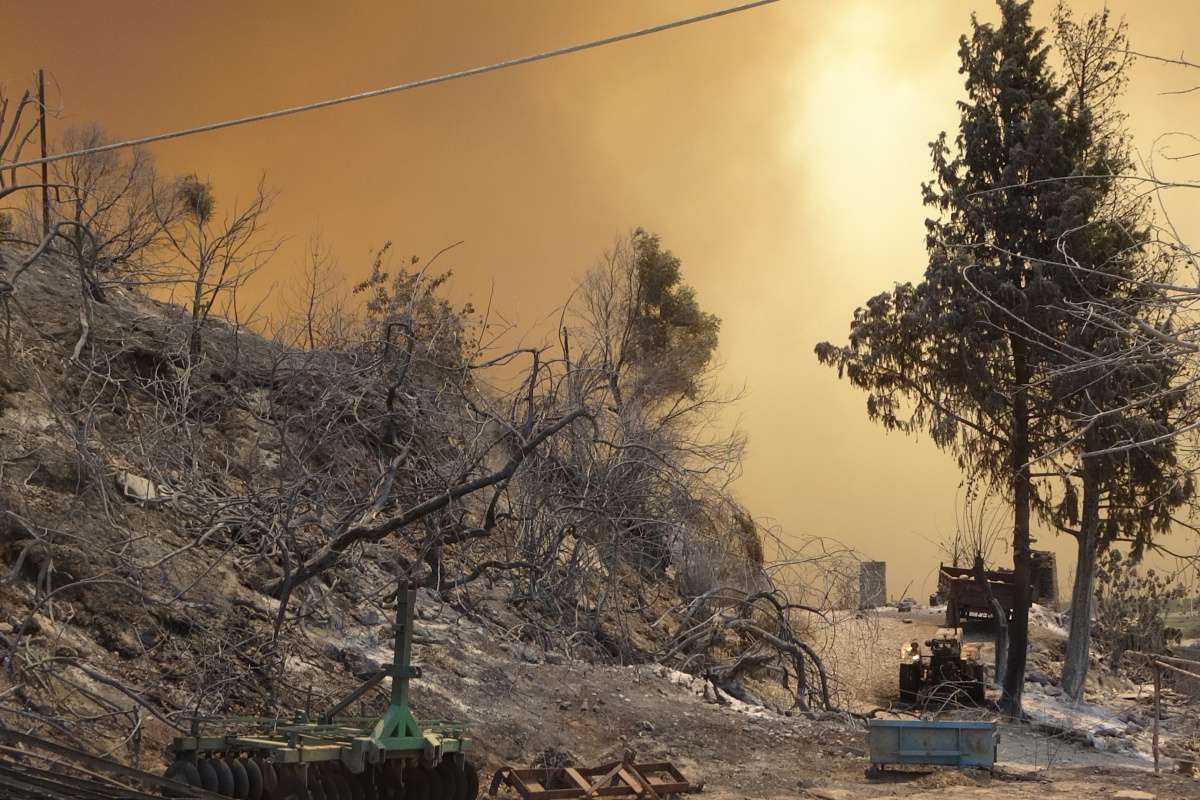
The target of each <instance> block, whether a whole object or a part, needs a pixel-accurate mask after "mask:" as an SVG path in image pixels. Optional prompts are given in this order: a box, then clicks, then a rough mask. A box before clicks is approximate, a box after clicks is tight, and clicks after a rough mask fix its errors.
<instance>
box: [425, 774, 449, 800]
mask: <svg viewBox="0 0 1200 800" xmlns="http://www.w3.org/2000/svg"><path fill="white" fill-rule="evenodd" d="M421 772H423V773H425V780H427V781H428V782H429V800H450V796H449V795H448V794H447V793H446V781H444V780H442V776H441V774H440V773H439V772H438V771H437V770H436V769H428V768H427V767H422V768H421Z"/></svg>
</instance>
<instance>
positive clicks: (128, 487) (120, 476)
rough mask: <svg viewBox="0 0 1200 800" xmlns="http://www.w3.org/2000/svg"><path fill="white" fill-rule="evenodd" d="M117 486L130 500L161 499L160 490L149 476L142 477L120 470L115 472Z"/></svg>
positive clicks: (150, 500)
mask: <svg viewBox="0 0 1200 800" xmlns="http://www.w3.org/2000/svg"><path fill="white" fill-rule="evenodd" d="M117 488H118V489H120V490H121V493H122V494H123V495H125V496H126V497H128V498H130V499H131V500H141V501H143V502H152V501H156V500H161V499H163V497H162V490H161V489H160V488H159V486H158V484H156V483H155V482H154V481H152V480H150V479H149V478H144V477H142V476H141V475H136V474H134V473H132V472H129V471H127V470H121V471H120V472H118V473H117Z"/></svg>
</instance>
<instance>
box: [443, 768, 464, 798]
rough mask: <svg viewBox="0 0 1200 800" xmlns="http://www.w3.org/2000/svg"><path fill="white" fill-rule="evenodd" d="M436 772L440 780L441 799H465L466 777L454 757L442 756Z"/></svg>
mask: <svg viewBox="0 0 1200 800" xmlns="http://www.w3.org/2000/svg"><path fill="white" fill-rule="evenodd" d="M437 772H438V776H439V777H440V778H441V781H442V800H466V798H467V778H466V776H465V775H463V771H462V770H461V769H459V768H458V765H457V764H455V763H454V759H452V758H443V759H442V763H441V764H438V768H437Z"/></svg>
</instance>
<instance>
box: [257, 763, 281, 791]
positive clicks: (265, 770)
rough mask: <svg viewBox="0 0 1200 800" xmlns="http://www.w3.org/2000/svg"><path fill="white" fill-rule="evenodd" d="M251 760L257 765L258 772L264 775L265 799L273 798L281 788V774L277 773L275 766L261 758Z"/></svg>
mask: <svg viewBox="0 0 1200 800" xmlns="http://www.w3.org/2000/svg"><path fill="white" fill-rule="evenodd" d="M250 760H251V761H253V762H254V763H255V765H256V766H257V767H258V771H259V772H260V773H261V774H262V785H263V797H266V798H273V797H274V795H275V790H276V788H278V787H279V773H278V772H276V771H275V765H274V764H272V763H271V762H270V761H264V760H263V759H261V758H252V759H250Z"/></svg>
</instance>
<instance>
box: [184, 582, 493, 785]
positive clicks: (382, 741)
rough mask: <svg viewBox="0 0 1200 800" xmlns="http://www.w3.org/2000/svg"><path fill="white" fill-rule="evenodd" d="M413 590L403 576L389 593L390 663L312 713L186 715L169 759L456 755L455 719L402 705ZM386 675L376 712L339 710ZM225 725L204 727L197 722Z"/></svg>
mask: <svg viewBox="0 0 1200 800" xmlns="http://www.w3.org/2000/svg"><path fill="white" fill-rule="evenodd" d="M416 594H417V593H416V590H414V589H410V588H408V586H407V584H404V583H402V584H401V586H400V588H399V590H398V592H397V595H396V626H395V645H394V650H393V657H392V667H391V669H390V670H380V671H379V672H377V673H376V674H375V675H373V676H372V677H371V678H370V679H368V680H367V681H366V682H365V683H364V684H363V685H362V686H360V687H358V688H357V689H355V690H354V691H353V692H351V693H350V694H349V695H347V696H346V697H345V698H343V699H342V700H341V701H339V702H338V703H337V704H336V705H334V706H333V707H332V708H330V709H329V710H328V711H326V712H325V713H324V714H323V715H321V717H320V718H319V719H318V720H317V721H316V722H312V721H310V720H309V716H308V714H307V713H301V714H297V715H296V717H295V718H294V719H293V720H292V721H290V722H289V721H285V720H281V719H278V718H273V717H205V718H196V719H193V721H192V731H191V735H189V736H179V737H176V738H175V741H174V743H173V744H172V750H173V751H174V753H175V757H176V760H179V759H188V758H195V757H196V756H200V755H214V754H222V753H248V754H253V755H255V756H258V757H262V758H266V759H267V760H268V761H270V762H271V763H272V764H277V765H286V764H294V765H299V764H312V763H321V762H335V761H336V762H340V763H342V764H344V765H345V766H346V768H347V769H349V770H350V772H352V773H356V774H357V773H361V772H362V771H363V770H365V769H366V768H367V766H368V765H376V764H383V763H384V762H401V763H404V764H406V765H412V766H418V765H420V766H433V765H436V764H437V763H438V762H440V761H441V760H442V758H443V756H450V757H452V758H455V759H456V760H458V761H459V763H460V765H461V760H462V759H463V758H464V754H465V753H466V751H467V750H468V748H469V747H470V744H471V742H470V739H468V738H467V737H466V736H465V730H466V729H465V727H464V726H463V725H461V724H458V723H454V722H445V721H433V720H431V721H426V722H424V723H421V722H418V721H417V719H416V718H415V717H414V716H413V714H412V711H411V710H410V708H409V702H408V694H409V681H411V680H412V679H413V678H419V677H420V676H421V671H420V669H418V668H417V667H414V666H412V633H413V631H412V629H413V610H414V608H415V606H416ZM389 675H390V676H391V679H392V692H391V702H390V704H389V705H388V708H387V710H386V711H385V712H384V714H383V716H382V717H379V718H367V717H339V714H341V713H342V712H343V711H344V710H345V709H347V708H349V707H350V705H351V704H352V703H354V702H355V701H356V700H358V699H359V698H360V697H362V696H363V695H364V694H366V693H367V692H368V691H370V690H371V688H373V687H374V686H376V685H377V684H379V683H380V682H381V681H382V680H383V678H384V677H387V676H389ZM204 726H209V727H210V728H212V727H215V728H219V729H222V730H224V731H228V732H226V733H222V734H221V735H215V736H214V735H209V736H206V735H204V732H203V727H204Z"/></svg>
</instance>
